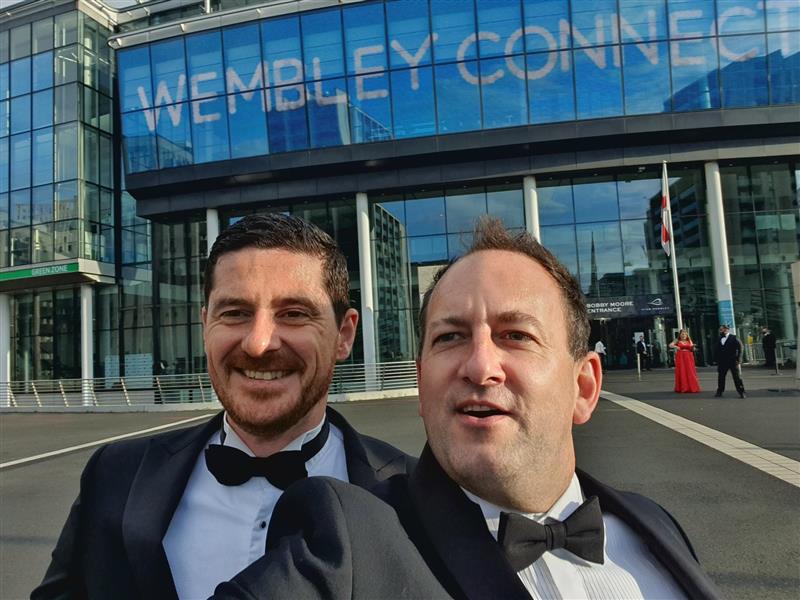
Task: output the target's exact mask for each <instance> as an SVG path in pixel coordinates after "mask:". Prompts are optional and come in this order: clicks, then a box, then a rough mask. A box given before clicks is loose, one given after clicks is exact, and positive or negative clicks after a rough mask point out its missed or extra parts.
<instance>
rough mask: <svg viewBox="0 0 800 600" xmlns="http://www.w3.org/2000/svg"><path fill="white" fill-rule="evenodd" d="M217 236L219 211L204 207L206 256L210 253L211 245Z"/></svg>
mask: <svg viewBox="0 0 800 600" xmlns="http://www.w3.org/2000/svg"><path fill="white" fill-rule="evenodd" d="M218 237H219V213H218V212H217V209H216V208H207V209H206V256H208V255H209V254H210V253H211V246H213V245H214V242H215V241H216V239H217V238H218Z"/></svg>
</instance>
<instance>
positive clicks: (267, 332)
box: [242, 311, 281, 357]
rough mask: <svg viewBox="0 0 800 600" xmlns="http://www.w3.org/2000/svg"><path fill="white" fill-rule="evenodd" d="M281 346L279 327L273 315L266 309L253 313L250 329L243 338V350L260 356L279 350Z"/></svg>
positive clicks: (254, 355) (250, 354) (251, 354)
mask: <svg viewBox="0 0 800 600" xmlns="http://www.w3.org/2000/svg"><path fill="white" fill-rule="evenodd" d="M280 346H281V340H280V335H279V332H278V327H277V324H276V323H275V320H274V319H273V318H272V315H271V314H269V313H267V312H266V311H257V312H256V313H255V314H254V315H253V320H252V321H251V323H250V329H249V330H248V332H247V334H246V335H245V336H244V338H242V350H243V351H244V352H245V353H246V354H247V355H249V356H253V357H259V356H261V355H263V354H264V353H266V352H270V351H272V350H277V349H278V348H280Z"/></svg>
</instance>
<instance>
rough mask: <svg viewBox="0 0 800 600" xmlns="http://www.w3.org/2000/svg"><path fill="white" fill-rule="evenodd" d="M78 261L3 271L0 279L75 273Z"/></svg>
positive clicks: (9, 279) (7, 279) (8, 279)
mask: <svg viewBox="0 0 800 600" xmlns="http://www.w3.org/2000/svg"><path fill="white" fill-rule="evenodd" d="M77 272H78V263H76V262H74V263H66V264H63V265H46V266H43V267H29V268H27V269H19V270H17V271H5V272H2V273H0V281H11V280H12V279H27V278H29V277H44V276H45V275H61V274H62V273H77Z"/></svg>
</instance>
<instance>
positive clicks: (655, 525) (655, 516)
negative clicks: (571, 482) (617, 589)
mask: <svg viewBox="0 0 800 600" xmlns="http://www.w3.org/2000/svg"><path fill="white" fill-rule="evenodd" d="M576 473H577V475H578V479H579V480H580V483H581V489H582V490H583V493H584V496H586V497H589V496H597V497H598V498H599V499H600V506H601V507H602V509H603V512H607V513H611V514H613V515H615V516H617V517H619V518H620V519H622V520H623V521H625V523H626V524H627V525H628V526H629V527H630V528H631V529H633V530H634V531H635V532H636V533H637V534H638V535H639V537H641V539H642V540H643V541H644V543H645V544H646V545H647V547H648V548H649V549H650V551H651V552H652V553H653V555H654V556H655V557H656V558H657V559H658V560H659V561H661V564H662V565H663V566H664V567H665V568H666V569H667V570H668V571H669V572H670V574H671V575H672V576H673V578H674V579H675V581H676V582H677V583H678V584H679V585H680V586H681V587H682V588H683V589H684V591H685V592H686V594H687V595H688V596H689V598H698V599H701V598H702V599H706V598H709V599H710V598H720V597H722V594H721V593H720V591H719V590H718V589H717V587H716V586H715V585H714V583H713V582H712V581H711V579H710V578H709V577H708V575H707V574H706V573H705V571H703V569H702V567H701V566H700V563H699V562H697V557H696V556H695V554H694V550H693V549H692V547H691V545H690V544H689V542H688V539H687V538H686V537H685V534H684V533H683V530H681V529H680V526H679V525H678V524H677V523H676V522H675V521H674V520H673V519H672V517H671V516H669V514H668V513H667V512H666V511H664V510H663V509H660V508H656V507H657V505H655V503H652V501H650V500H646V499H643V498H642V499H641V502H639V501H637V500H639V499H640V496H638V495H636V494H623V493H620V492H618V491H617V490H614V489H612V488H610V487H608V486H606V485H604V484H602V483H600V482H599V481H597V480H596V479H594V478H593V477H591V476H590V475H587V474H586V473H584V472H582V471H581V470H579V469H577V470H576Z"/></svg>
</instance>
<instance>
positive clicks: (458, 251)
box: [447, 231, 474, 260]
mask: <svg viewBox="0 0 800 600" xmlns="http://www.w3.org/2000/svg"><path fill="white" fill-rule="evenodd" d="M473 238H474V236H473V235H472V232H471V231H462V232H461V233H451V234H450V235H448V236H447V259H448V260H453V259H455V258H458V257H459V256H464V254H465V253H466V252H467V250H469V247H470V246H471V245H472V240H473Z"/></svg>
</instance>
